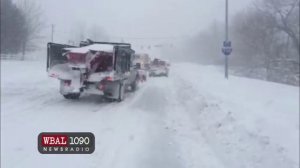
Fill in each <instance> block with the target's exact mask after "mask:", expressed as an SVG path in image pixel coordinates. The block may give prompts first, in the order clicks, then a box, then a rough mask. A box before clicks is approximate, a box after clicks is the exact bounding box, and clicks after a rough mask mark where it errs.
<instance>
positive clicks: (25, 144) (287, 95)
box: [1, 61, 299, 168]
mask: <svg viewBox="0 0 300 168" xmlns="http://www.w3.org/2000/svg"><path fill="white" fill-rule="evenodd" d="M45 69H46V67H45V63H44V62H29V61H2V62H1V167H2V168H34V167H49V168H53V167H72V168H125V167H126V168H154V167H155V168H185V167H186V168H274V167H276V168H296V167H298V164H299V88H298V87H292V86H287V85H282V84H276V83H271V82H264V81H259V80H253V79H247V78H240V77H234V76H230V77H229V80H225V79H224V77H223V73H222V72H221V71H219V70H218V69H217V68H216V67H213V66H199V65H196V64H191V63H180V64H174V65H172V66H171V70H170V76H169V77H168V78H167V77H160V78H149V79H148V81H147V82H146V83H143V84H142V85H140V87H139V89H138V90H137V91H136V92H135V93H127V95H126V99H125V101H123V102H121V103H117V102H106V101H104V100H103V99H102V98H101V97H99V96H89V95H83V96H82V97H81V98H80V99H79V100H76V101H70V100H65V99H64V98H63V97H62V96H61V95H59V92H58V86H59V85H58V84H59V83H58V81H57V80H55V79H52V78H49V77H48V75H47V73H46V72H45ZM47 131H49V132H56V131H62V132H73V131H74V132H80V131H84V132H93V133H94V134H95V137H96V150H95V152H94V153H93V154H91V155H42V154H40V153H39V152H38V150H37V136H38V134H39V133H40V132H47Z"/></svg>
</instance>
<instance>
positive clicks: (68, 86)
mask: <svg viewBox="0 0 300 168" xmlns="http://www.w3.org/2000/svg"><path fill="white" fill-rule="evenodd" d="M169 66H170V64H169V63H168V62H166V61H164V60H161V59H154V60H151V59H150V57H149V55H148V54H136V53H135V51H134V50H133V49H132V47H131V44H129V43H114V42H94V41H92V40H87V41H82V42H81V43H80V45H79V46H70V45H66V44H57V43H48V44H47V72H48V75H49V76H50V77H53V78H57V79H58V80H59V81H60V87H59V91H60V93H61V94H62V95H63V96H64V97H65V98H66V99H78V98H79V97H80V95H81V94H82V93H84V92H85V93H88V94H96V95H101V96H103V97H105V98H107V99H109V100H116V101H122V100H124V98H125V92H127V91H132V92H134V91H135V90H136V89H137V87H138V84H139V83H140V82H144V81H146V79H147V76H150V77H152V76H168V74H169Z"/></svg>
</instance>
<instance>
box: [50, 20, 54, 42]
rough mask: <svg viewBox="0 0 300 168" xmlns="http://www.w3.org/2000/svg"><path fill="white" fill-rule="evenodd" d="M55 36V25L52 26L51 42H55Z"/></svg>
mask: <svg viewBox="0 0 300 168" xmlns="http://www.w3.org/2000/svg"><path fill="white" fill-rule="evenodd" d="M53 36H54V24H52V25H51V42H53Z"/></svg>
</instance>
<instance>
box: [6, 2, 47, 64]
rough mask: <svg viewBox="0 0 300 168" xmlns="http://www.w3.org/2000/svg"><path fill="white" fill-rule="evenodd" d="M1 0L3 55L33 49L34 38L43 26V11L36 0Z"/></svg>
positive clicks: (37, 36)
mask: <svg viewBox="0 0 300 168" xmlns="http://www.w3.org/2000/svg"><path fill="white" fill-rule="evenodd" d="M18 2H19V3H18V4H14V3H13V2H12V0H1V20H0V23H1V36H0V37H1V50H0V51H1V55H13V54H18V53H22V56H23V59H24V55H25V52H26V51H28V50H33V49H34V48H35V47H36V46H35V45H34V40H35V39H38V38H39V32H40V30H41V28H42V21H41V11H40V8H39V6H38V5H37V4H36V3H35V2H34V1H29V0H20V1H18Z"/></svg>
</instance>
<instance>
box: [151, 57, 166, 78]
mask: <svg viewBox="0 0 300 168" xmlns="http://www.w3.org/2000/svg"><path fill="white" fill-rule="evenodd" d="M149 76H150V77H152V76H166V77H168V76H169V66H168V64H167V62H166V61H164V60H161V59H157V58H156V59H154V60H153V61H152V62H151V65H150V69H149Z"/></svg>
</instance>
